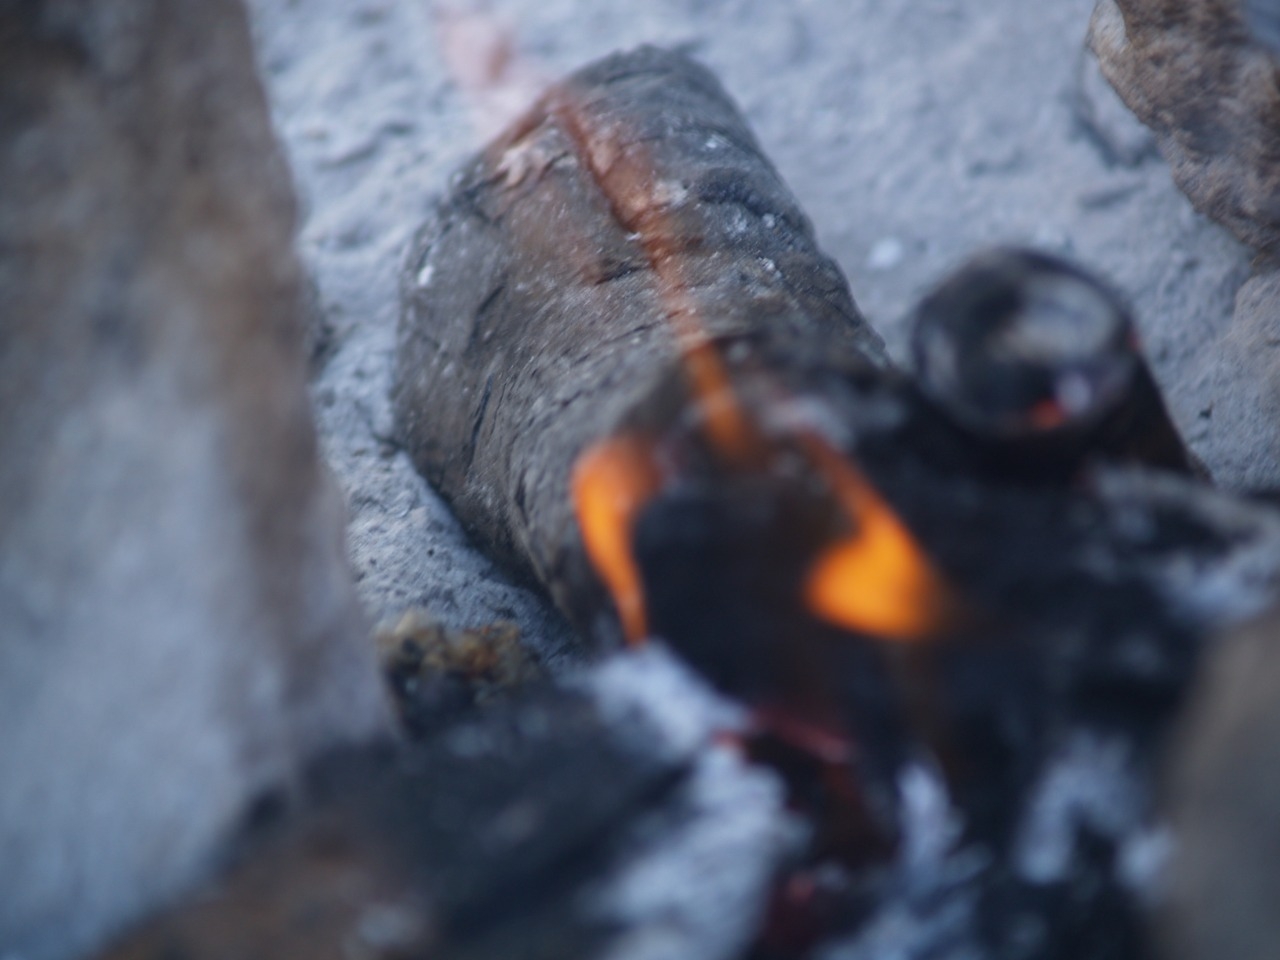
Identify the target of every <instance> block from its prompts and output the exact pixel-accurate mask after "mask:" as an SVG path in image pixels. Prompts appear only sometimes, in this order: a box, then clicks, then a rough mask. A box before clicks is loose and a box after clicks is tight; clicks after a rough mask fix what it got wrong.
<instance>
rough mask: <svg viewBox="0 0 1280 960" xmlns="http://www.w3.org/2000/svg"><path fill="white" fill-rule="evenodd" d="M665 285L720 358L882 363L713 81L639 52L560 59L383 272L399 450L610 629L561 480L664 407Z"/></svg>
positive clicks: (565, 600)
mask: <svg viewBox="0 0 1280 960" xmlns="http://www.w3.org/2000/svg"><path fill="white" fill-rule="evenodd" d="M659 219H662V220H665V221H666V224H664V225H662V226H660V227H657V228H656V231H655V226H654V224H655V223H656V222H657V221H658V220H659ZM655 232H656V233H657V234H658V235H657V236H654V234H655ZM673 265H674V267H673ZM673 269H678V271H679V273H680V274H681V276H680V277H679V278H675V277H673V276H672V272H673ZM677 295H678V296H687V297H688V299H689V301H690V304H689V305H688V306H689V309H693V310H696V311H697V312H698V314H699V315H700V316H701V317H702V318H704V320H705V324H706V329H705V336H706V337H707V338H708V339H709V340H710V341H713V342H715V343H716V344H718V345H720V346H722V347H726V348H727V347H730V346H732V349H729V350H728V351H727V352H728V354H729V356H730V364H731V365H732V366H735V367H736V366H741V367H746V366H748V365H750V364H751V363H752V362H759V358H760V357H764V356H771V355H776V354H785V355H787V356H789V357H790V358H791V360H792V362H793V363H796V362H797V361H798V362H799V363H801V364H809V365H813V366H819V365H820V366H821V367H822V368H823V369H826V370H828V371H832V372H839V373H843V372H844V371H845V370H853V371H865V370H870V369H872V368H873V367H874V366H875V365H876V364H877V363H880V362H882V359H881V358H882V351H881V345H880V341H879V338H878V337H877V336H876V335H875V334H874V333H873V332H872V331H871V330H870V328H869V327H868V326H867V325H866V324H865V322H864V321H863V320H862V318H861V316H860V315H859V314H858V311H857V308H856V307H855V306H854V303H853V300H852V298H851V297H850V295H849V292H848V289H847V287H846V285H845V282H844V280H843V278H842V277H841V275H840V273H839V271H838V269H837V268H836V266H835V265H834V264H833V263H832V262H831V261H830V260H829V259H827V258H826V257H824V256H823V255H822V254H821V253H820V252H819V251H818V250H817V248H816V246H815V245H814V240H813V234H812V229H811V227H810V225H809V221H808V219H807V218H806V217H805V215H804V214H803V213H802V212H801V211H800V209H799V207H798V206H797V205H796V202H795V200H794V199H793V198H792V196H791V194H790V192H789V191H788V190H787V189H786V187H785V186H784V185H783V184H782V182H781V181H780V180H779V178H778V175H777V173H776V172H775V171H774V169H773V167H772V166H771V165H770V163H769V162H768V160H766V159H765V158H764V156H763V155H762V154H761V152H760V149H759V147H758V145H757V144H756V141H755V138H754V137H753V136H752V135H751V133H750V131H749V130H748V129H747V127H746V125H745V123H744V122H743V120H742V118H741V117H740V116H739V115H738V113H737V110H736V109H735V108H734V107H733V105H732V104H731V103H730V101H729V100H728V98H727V96H726V95H725V93H724V92H723V90H722V89H721V88H720V85H719V83H718V82H717V81H716V80H715V79H714V78H713V77H712V76H711V75H710V74H709V73H708V72H707V71H706V70H704V69H702V68H701V67H699V66H697V65H695V64H693V63H692V62H691V61H689V60H688V59H686V58H684V57H682V56H678V55H676V54H671V53H667V52H664V51H659V50H655V49H643V50H640V51H637V52H636V53H634V54H630V55H625V56H616V57H611V58H609V59H607V60H604V61H602V62H600V63H598V64H596V65H593V66H591V67H589V68H587V69H586V70H583V71H581V72H580V73H578V74H575V75H574V76H573V77H571V78H569V79H568V80H567V81H565V82H564V83H563V84H562V85H561V86H559V87H557V88H555V89H553V90H552V91H551V92H550V93H549V94H548V95H547V96H546V97H545V98H544V99H543V100H542V101H541V102H540V103H539V105H538V106H536V107H535V108H534V110H533V112H532V113H530V114H529V115H528V117H527V118H526V119H525V120H524V122H523V123H522V124H520V125H519V126H518V127H517V128H516V129H515V130H513V131H511V132H510V133H509V134H507V135H506V136H505V137H502V138H500V139H499V140H498V141H496V142H495V143H494V144H493V145H492V146H491V147H489V148H488V149H487V150H486V151H485V152H484V153H483V154H482V155H481V156H480V157H478V158H477V159H476V160H475V161H474V162H473V163H472V164H470V165H469V166H468V167H467V168H466V169H464V170H463V171H461V173H460V174H459V175H458V178H457V179H456V180H455V182H454V183H453V184H452V186H451V188H450V191H449V194H448V196H447V197H446V198H445V199H444V200H443V201H442V203H441V204H440V207H439V209H438V211H437V213H436V216H435V217H434V218H433V219H432V220H431V222H429V223H428V224H427V225H426V227H425V228H424V229H423V230H422V231H421V233H420V234H419V236H418V238H417V239H416V241H415V242H414V245H413V251H412V253H411V255H410V257H409V260H408V264H407V268H406V270H405V274H404V285H403V318H402V322H401V326H400V336H399V345H398V350H397V358H396V385H395V388H394V402H395V406H396V411H397V415H398V418H399V422H400V428H401V431H402V433H403V436H404V438H405V441H406V443H407V445H408V448H409V451H410V453H411V455H412V456H413V460H414V462H415V464H416V465H417V466H418V468H419V470H421V471H422V472H423V473H424V475H425V476H426V477H427V478H428V479H429V480H430V481H431V482H432V483H433V484H434V485H435V486H436V487H437V488H438V489H439V490H440V491H441V492H442V493H444V495H445V496H446V497H447V498H448V499H449V501H450V503H451V504H452V506H453V508H454V510H455V511H456V512H457V514H458V515H459V517H461V518H462V520H463V522H464V523H465V524H466V525H467V526H468V528H469V529H470V530H471V531H472V532H473V534H474V535H475V536H476V537H477V538H478V539H479V540H480V542H481V543H482V544H483V545H485V546H486V547H487V548H488V549H490V550H491V551H493V552H495V553H497V554H498V555H500V556H502V557H504V558H505V559H506V560H507V561H508V562H510V563H512V564H513V565H514V566H516V567H517V568H519V569H523V570H524V571H526V572H528V573H531V574H533V575H534V576H535V577H536V578H537V579H538V580H540V581H541V582H542V583H544V584H545V585H546V586H547V587H548V588H549V589H550V590H551V592H552V594H553V595H554V596H555V598H556V600H557V602H558V603H559V604H560V606H561V607H563V608H564V609H566V610H567V611H569V612H570V613H571V614H573V615H574V619H575V620H576V621H577V622H578V623H579V625H581V626H585V627H586V628H587V629H588V631H589V632H592V633H595V634H596V635H597V636H608V635H610V634H611V633H614V630H613V628H612V627H611V626H610V624H609V623H608V622H598V614H599V611H600V607H601V596H602V595H601V594H600V591H599V589H598V587H597V581H596V579H595V576H594V575H593V574H592V573H591V571H590V568H589V566H588V564H587V562H586V558H585V555H584V553H583V549H582V544H581V540H580V538H579V536H578V533H577V530H576V524H575V522H574V518H573V513H572V509H573V507H572V503H571V501H570V498H569V496H568V490H569V478H570V473H571V470H572V467H573V464H574V462H575V460H576V459H577V457H578V456H579V455H580V454H581V453H582V452H583V450H584V449H585V448H586V447H587V446H588V445H590V444H591V443H593V442H594V441H597V440H599V439H601V438H604V437H607V436H612V435H614V434H615V433H617V432H618V431H619V430H620V429H621V428H622V427H623V425H624V424H626V423H629V422H631V421H634V420H636V419H637V418H638V417H642V418H648V419H653V420H662V419H667V418H671V417H673V416H677V415H678V413H677V411H679V410H680V409H682V408H683V407H684V406H685V404H686V401H687V391H686V390H685V389H684V387H683V384H682V382H681V380H682V375H681V354H680V346H679V344H678V343H677V337H676V336H675V332H674V330H673V327H672V325H671V324H670V323H669V322H668V320H667V318H666V314H667V312H668V307H667V301H669V300H670V298H671V297H672V296H677ZM735 356H740V357H741V359H740V361H738V362H735V360H734V359H733V358H734V357H735ZM609 619H610V620H611V619H612V618H609ZM615 635H616V633H615Z"/></svg>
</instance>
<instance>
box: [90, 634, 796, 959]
mask: <svg viewBox="0 0 1280 960" xmlns="http://www.w3.org/2000/svg"><path fill="white" fill-rule="evenodd" d="M706 696H707V695H706V693H705V691H703V692H700V691H699V690H698V688H697V686H696V684H693V683H692V682H691V681H689V680H688V679H687V678H686V677H684V675H683V673H682V672H681V671H680V670H679V668H678V667H677V666H676V665H675V664H674V663H673V662H672V661H671V660H670V659H669V658H665V657H663V656H662V655H661V654H660V653H659V652H647V653H645V654H641V655H634V656H629V657H624V658H619V660H618V662H616V663H615V664H612V665H608V666H606V667H604V668H603V669H601V670H599V671H597V672H596V673H595V675H593V676H592V677H590V678H586V679H584V681H583V682H582V684H581V685H580V686H579V688H578V689H576V690H569V689H564V688H547V687H544V688H542V689H541V690H535V691H527V692H526V693H525V694H524V695H522V696H521V697H520V698H519V699H518V700H516V701H514V702H509V703H503V704H500V705H495V706H494V707H492V708H490V709H486V710H483V711H480V712H477V713H473V714H472V715H471V716H469V717H467V718H465V719H462V720H459V721H457V722H455V723H453V724H451V725H450V726H448V727H447V729H445V730H443V731H442V732H440V733H439V734H438V735H436V736H433V737H430V738H428V739H426V740H425V741H423V742H422V743H420V744H416V743H415V744H413V745H409V746H404V747H400V748H397V749H395V750H391V749H382V750H374V751H363V752H360V753H353V752H347V753H345V754H340V755H336V756H334V757H331V758H329V759H327V760H326V761H325V762H324V763H323V764H321V765H320V766H319V768H318V770H317V772H316V775H315V776H313V777H312V778H311V782H310V784H309V786H310V790H311V794H312V796H313V802H312V804H311V809H310V811H309V812H306V813H304V814H302V815H300V816H297V817H293V818H291V819H288V820H285V821H282V822H277V823H275V824H272V825H269V826H267V827H266V828H263V829H260V830H259V831H258V834H257V836H255V837H252V838H249V840H248V842H247V844H246V846H245V848H244V849H243V850H242V851H241V857H240V859H239V862H238V863H237V864H235V865H234V866H232V867H231V868H230V869H229V870H227V871H226V872H225V873H224V874H223V875H222V876H221V877H219V878H218V880H217V881H216V882H215V883H211V884H209V885H207V886H206V887H205V888H204V889H203V890H202V891H201V892H200V893H199V895H198V896H196V897H193V898H191V899H190V900H189V901H188V902H187V903H186V904H184V905H183V906H181V907H179V908H177V909H175V910H173V911H170V912H169V913H168V914H167V915H164V916H162V917H160V918H158V919H156V920H155V921H153V922H151V923H148V924H146V925H145V926H143V927H141V928H140V929H138V930H137V931H135V932H134V933H133V934H131V935H130V936H129V937H127V938H126V939H125V940H123V941H121V942H120V943H119V944H118V945H117V946H116V947H114V948H113V949H112V950H110V951H109V952H108V953H106V954H105V955H104V960H162V958H163V960H178V958H183V960H221V958H225V957H236V958H242V960H251V958H263V960H266V958H274V960H287V958H297V960H303V958H306V960H313V958H317V960H324V958H334V960H339V958H353V957H361V958H391V957H422V956H430V957H433V958H450V960H462V958H466V960H508V958H513V957H520V958H526V960H564V958H570V957H602V958H603V957H608V958H611V960H665V958H668V957H690V958H698V960H721V958H729V957H735V956H740V955H741V952H742V950H743V948H744V946H745V944H746V943H747V942H748V941H749V939H750V938H751V936H752V934H753V933H754V932H755V930H756V928H757V925H758V923H759V921H760V917H761V907H762V902H763V900H764V898H765V896H766V894H767V889H768V883H769V879H770V877H771V875H772V871H773V869H774V867H775V866H776V864H777V861H778V860H779V858H780V855H781V853H782V851H783V850H784V848H785V846H786V842H787V838H788V832H787V830H786V829H785V824H784V823H783V822H782V821H781V819H780V812H781V811H780V801H781V795H780V790H779V789H778V785H777V784H776V782H774V781H773V779H772V778H771V777H770V776H769V775H768V774H766V773H763V772H761V771H759V770H756V769H753V768H750V767H748V766H746V765H744V764H743V763H742V762H741V761H740V760H738V759H735V758H734V757H733V756H732V755H731V754H730V753H728V752H726V751H725V750H723V749H721V748H716V747H711V746H709V744H708V740H707V735H708V734H709V733H710V732H711V731H710V727H709V726H707V725H706V723H705V721H706V719H707V717H708V716H709V714H708V715H706V716H704V717H703V718H702V720H701V721H700V720H699V717H698V709H699V704H701V707H702V709H703V710H704V711H705V710H707V709H708V707H710V708H711V711H712V713H714V706H713V705H712V701H709V700H707V699H706ZM646 699H647V702H645V701H646ZM691 701H692V702H691ZM664 714H665V716H664ZM673 725H674V726H673Z"/></svg>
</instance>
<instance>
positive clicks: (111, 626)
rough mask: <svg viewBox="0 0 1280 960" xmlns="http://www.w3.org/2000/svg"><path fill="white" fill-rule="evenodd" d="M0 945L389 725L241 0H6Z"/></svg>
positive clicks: (68, 921)
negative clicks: (311, 372) (307, 347)
mask: <svg viewBox="0 0 1280 960" xmlns="http://www.w3.org/2000/svg"><path fill="white" fill-rule="evenodd" d="M0 184H3V186H2V187H0V955H3V956H5V957H24V958H27V960H50V958H59V957H66V956H70V955H72V954H77V953H80V952H82V951H84V950H85V949H86V948H88V947H90V946H92V945H93V944H94V943H96V942H97V941H99V940H100V938H101V937H103V936H104V935H105V934H107V933H109V932H111V931H113V930H115V929H117V928H118V927H119V926H120V925H121V924H122V923H125V922H127V921H129V920H131V919H133V918H136V917H137V916H138V915H139V914H140V913H142V912H144V911H145V910H147V909H148V908H150V907H153V906H155V905H156V904H157V903H159V902H163V901H166V900H167V899H168V898H170V897H173V896H174V895H176V894H177V893H178V892H179V891H181V890H182V889H183V888H184V887H185V885H187V884H189V883H190V882H192V881H193V880H194V879H195V878H197V877H198V876H200V874H201V873H202V871H203V870H205V869H206V868H207V867H208V866H209V864H210V863H211V862H212V861H213V860H214V859H215V858H216V857H217V855H218V854H219V853H220V852H221V849H222V848H221V844H222V842H223V840H224V839H225V838H226V836H227V834H228V832H229V831H231V830H232V829H233V828H234V827H235V825H236V824H237V823H238V821H239V819H240V818H241V817H242V816H243V815H244V813H245V811H246V810H247V809H248V808H249V807H250V806H252V805H253V804H254V803H255V802H256V801H257V799H258V798H259V796H260V795H261V794H262V792H264V791H268V790H275V789H278V788H280V787H281V786H283V785H286V784H287V783H288V782H289V781H290V779H291V778H292V777H293V776H295V775H296V773H297V771H298V769H299V768H300V767H301V765H302V764H303V763H304V762H305V761H306V759H307V758H308V757H309V756H310V755H312V754H314V753H315V752H317V751H320V750H322V749H327V748H329V747H330V746H332V745H333V744H335V743H341V742H346V741H350V740H352V739H360V738H364V737H366V736H369V735H371V734H374V733H376V732H379V731H382V730H383V729H384V727H385V726H386V722H387V717H386V706H385V703H384V698H383V692H382V690H381V688H380V685H379V682H378V676H377V671H376V667H375V664H374V657H373V650H372V649H371V646H370V644H369V642H368V639H367V633H366V628H365V624H364V623H363V618H362V617H361V615H360V611H359V609H358V607H357V603H356V598H355V593H354V590H353V587H352V584H351V580H350V576H349V573H348V570H347V567H346V562H345V557H344V551H343V547H342V528H343V520H342V508H341V503H340V498H339V497H338V496H337V493H336V491H335V490H334V489H333V488H332V485H331V484H330V482H329V481H328V479H327V477H326V475H325V472H324V470H323V468H322V466H321V464H320V462H319V456H318V450H317V443H316V435H315V431H314V428H313V426H312V423H311V419H310V410H309V406H308V398H307V391H306V380H305V366H304V358H303V344H302V341H303V337H302V328H301V313H302V308H301V303H300V299H299V280H300V270H299V265H298V262H297V260H296V258H295V256H294V253H293V250H292V247H291V244H292V239H293V230H294V225H295V207H294V199H293V195H292V190H291V186H290V183H289V177H288V173H287V171H286V169H285V166H284V163H283V160H282V157H281V155H280V152H279V149H278V148H277V145H276V143H275V141H274V139H273V136H272V133H271V127H270V122H269V117H268V113H267V106H266V103H265V99H264V96H263V91H262V89H261V86H260V85H259V83H258V79H257V75H256V71H255V65H254V55H253V49H252V46H251V43H250V36H249V29H248V24H247V22H246V18H245V14H244V11H243V9H242V8H241V6H240V3H239V2H238V0H176V2H153V0H101V2H98V0H94V2H74V0H70V2H69V0H48V2H41V0H37V2H32V3H16V4H15V3H5V4H0Z"/></svg>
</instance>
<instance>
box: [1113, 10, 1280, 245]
mask: <svg viewBox="0 0 1280 960" xmlns="http://www.w3.org/2000/svg"><path fill="white" fill-rule="evenodd" d="M1267 6H1268V5H1267V4H1263V3H1255V4H1252V5H1250V15H1251V16H1254V17H1255V20H1254V22H1255V24H1256V27H1255V29H1256V28H1258V27H1260V28H1262V29H1263V30H1264V34H1262V35H1259V36H1257V37H1256V38H1255V36H1254V35H1251V32H1250V30H1249V27H1248V25H1247V23H1246V19H1245V16H1244V12H1245V11H1244V10H1243V9H1242V5H1241V3H1240V2H1239V0H1190V2H1188V0H1100V2H1099V3H1098V6H1097V7H1096V8H1095V10H1094V13H1093V20H1092V21H1091V23H1090V27H1089V45H1090V46H1091V47H1092V48H1093V50H1094V52H1095V53H1096V54H1097V55H1098V60H1099V62H1100V63H1101V65H1102V71H1103V74H1104V75H1105V76H1106V78H1107V79H1108V80H1109V81H1110V82H1111V85H1112V86H1113V87H1115V89H1116V92H1117V93H1119V94H1120V97H1121V98H1122V99H1123V100H1124V102H1125V103H1126V104H1128V106H1129V109H1131V110H1132V111H1133V112H1134V113H1135V114H1136V115H1137V116H1138V119H1140V120H1141V121H1142V122H1143V123H1145V124H1146V125H1147V126H1149V127H1150V128H1151V129H1152V130H1153V131H1154V132H1155V135H1156V139H1157V141H1158V142H1159V145H1160V149H1161V152H1163V154H1164V156H1165V158H1166V159H1167V160H1168V162H1169V166H1170V168H1171V170H1172V172H1173V179H1174V181H1175V182H1176V183H1177V184H1178V186H1179V187H1181V188H1182V190H1183V192H1184V193H1186V195H1187V196H1188V197H1189V198H1190V199H1191V202H1192V204H1193V205H1194V206H1195V208H1196V209H1197V210H1199V211H1200V212H1201V213H1203V214H1204V215H1205V216H1208V217H1210V218H1212V219H1213V220H1216V221H1217V222H1218V223H1220V224H1222V225H1223V226H1225V227H1226V228H1227V229H1228V230H1230V231H1231V232H1232V233H1234V234H1235V235H1236V236H1237V237H1239V238H1240V239H1241V240H1242V241H1244V242H1245V243H1247V244H1249V245H1250V246H1253V247H1256V248H1258V249H1260V250H1265V251H1268V252H1270V253H1275V252H1276V250H1277V249H1278V248H1280V85H1277V82H1276V78H1277V72H1276V71H1277V62H1276V60H1275V59H1274V56H1275V55H1274V53H1273V52H1272V50H1271V49H1269V48H1268V47H1266V46H1263V45H1262V43H1260V42H1258V41H1259V40H1262V41H1264V42H1265V41H1266V34H1265V31H1266V29H1267V27H1266V25H1265V24H1263V23H1262V22H1261V21H1259V20H1257V18H1256V15H1255V14H1254V9H1261V8H1263V7H1267ZM1271 6H1273V5H1271ZM1272 16H1274V13H1272Z"/></svg>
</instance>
